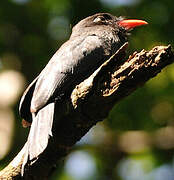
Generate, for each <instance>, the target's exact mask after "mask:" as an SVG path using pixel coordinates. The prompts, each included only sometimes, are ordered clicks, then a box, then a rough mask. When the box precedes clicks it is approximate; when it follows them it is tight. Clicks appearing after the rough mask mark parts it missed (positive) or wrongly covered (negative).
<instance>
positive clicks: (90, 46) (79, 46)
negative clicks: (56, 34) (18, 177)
mask: <svg viewBox="0 0 174 180" xmlns="http://www.w3.org/2000/svg"><path fill="white" fill-rule="evenodd" d="M120 20H121V18H117V17H115V16H112V15H110V14H108V13H98V14H95V15H93V16H89V17H87V18H85V19H84V20H82V21H80V22H79V23H78V24H77V25H75V26H74V28H73V29H72V34H71V36H70V39H69V40H68V41H67V42H65V43H64V44H63V45H62V46H61V47H60V48H59V50H58V51H57V52H56V53H55V54H54V55H53V57H52V58H51V60H50V61H49V62H48V64H47V65H46V67H45V68H44V69H43V70H42V72H41V73H40V74H39V76H38V77H37V78H36V79H35V80H34V81H33V82H32V83H31V85H30V86H29V87H28V88H27V90H26V91H25V93H24V95H23V97H22V98H21V102H20V107H19V111H20V114H21V117H22V118H24V119H25V120H26V121H28V122H32V124H31V129H30V133H29V136H28V141H27V150H26V154H25V158H24V162H23V170H24V166H25V164H26V163H27V161H28V159H29V160H33V159H35V158H37V157H38V156H39V155H40V154H41V153H42V152H43V151H44V150H45V148H46V146H47V144H48V139H49V136H52V132H51V129H52V123H53V115H54V111H55V109H54V108H55V103H56V101H59V99H61V98H63V97H64V95H69V96H70V94H71V92H72V90H73V89H74V87H75V86H76V85H77V84H79V83H80V82H82V81H83V80H84V79H86V78H87V77H88V76H89V75H91V74H92V73H93V72H94V71H95V70H96V69H97V68H98V67H99V66H100V65H101V64H102V63H103V62H104V61H106V60H107V59H108V58H109V57H110V56H111V55H112V54H113V53H115V52H116V51H117V50H118V49H119V47H120V46H121V45H123V44H124V42H125V41H126V35H127V34H126V30H125V29H124V28H122V27H120V26H119V25H118V24H117V22H118V21H120Z"/></svg>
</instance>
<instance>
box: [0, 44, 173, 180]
mask: <svg viewBox="0 0 174 180" xmlns="http://www.w3.org/2000/svg"><path fill="white" fill-rule="evenodd" d="M126 47H127V44H125V45H124V46H123V47H122V48H121V49H119V51H118V52H117V53H115V54H114V55H113V56H112V57H111V58H110V59H109V60H107V61H106V62H105V63H103V64H102V65H101V66H100V67H99V68H98V69H97V70H96V71H95V72H94V73H93V74H92V75H91V76H90V77H89V78H88V79H86V80H85V81H83V82H82V83H81V84H79V85H78V86H76V88H75V89H74V90H73V92H72V94H71V97H69V98H67V99H66V100H65V101H64V102H61V106H60V104H59V105H58V107H57V110H56V113H55V115H54V125H53V137H52V138H50V139H49V144H48V147H47V148H46V150H45V151H44V152H43V153H42V154H41V155H40V156H39V158H38V159H37V161H36V162H35V163H33V164H32V165H31V166H29V167H27V168H26V170H25V173H24V177H23V179H27V180H29V179H37V180H38V179H42V180H43V179H47V178H48V177H49V175H50V172H51V171H52V169H53V167H54V165H55V164H56V163H57V162H58V161H60V160H61V159H62V158H63V157H65V156H66V154H68V152H69V151H70V149H71V148H72V146H73V145H74V144H75V143H76V142H77V141H79V140H80V139H81V138H82V137H83V136H84V135H85V134H86V133H87V132H88V131H89V129H90V128H91V127H93V126H94V125H95V124H96V123H97V122H99V121H102V120H103V119H104V118H106V117H107V115H108V113H109V111H110V110H111V109H112V107H113V106H114V105H115V104H116V103H117V102H118V101H120V100H122V99H123V98H124V97H126V96H128V95H129V94H131V93H132V92H133V91H135V90H136V89H137V88H138V87H140V86H142V85H143V84H144V83H145V82H146V81H148V80H149V79H151V78H153V77H154V76H156V75H157V74H158V73H159V72H161V70H162V69H163V68H164V67H166V66H167V65H169V64H171V63H173V61H174V54H173V52H172V50H171V46H170V45H169V46H156V47H154V48H153V49H152V50H150V51H145V50H142V51H141V52H140V53H133V55H132V56H130V57H129V59H128V60H127V61H124V56H125V49H126ZM101 109H102V110H101ZM24 151H25V146H24V147H23V149H22V150H21V151H20V153H19V154H18V155H17V156H16V157H15V158H14V159H13V160H12V162H11V163H10V164H9V165H8V166H7V167H6V168H4V169H3V170H2V171H1V172H0V179H4V180H5V179H9V180H10V179H22V178H21V175H20V172H21V164H22V160H23V154H24Z"/></svg>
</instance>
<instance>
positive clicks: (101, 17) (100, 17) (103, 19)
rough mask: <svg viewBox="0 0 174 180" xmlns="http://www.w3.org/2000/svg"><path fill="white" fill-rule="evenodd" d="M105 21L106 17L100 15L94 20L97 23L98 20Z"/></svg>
mask: <svg viewBox="0 0 174 180" xmlns="http://www.w3.org/2000/svg"><path fill="white" fill-rule="evenodd" d="M103 21H105V18H104V17H103V16H98V17H96V18H95V19H94V21H93V22H95V23H97V22H103Z"/></svg>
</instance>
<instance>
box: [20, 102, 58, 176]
mask: <svg viewBox="0 0 174 180" xmlns="http://www.w3.org/2000/svg"><path fill="white" fill-rule="evenodd" d="M54 106H55V103H50V104H48V105H47V106H45V107H44V108H42V109H41V110H39V111H38V113H37V114H35V113H32V124H31V128H30V132H29V136H28V140H27V148H26V152H25V155H24V160H23V164H22V174H23V172H24V167H25V165H26V163H27V161H28V160H31V161H32V163H33V162H35V159H37V158H38V156H39V155H40V154H41V153H42V152H43V151H44V150H45V148H46V147H47V144H48V139H49V136H52V124H53V117H54Z"/></svg>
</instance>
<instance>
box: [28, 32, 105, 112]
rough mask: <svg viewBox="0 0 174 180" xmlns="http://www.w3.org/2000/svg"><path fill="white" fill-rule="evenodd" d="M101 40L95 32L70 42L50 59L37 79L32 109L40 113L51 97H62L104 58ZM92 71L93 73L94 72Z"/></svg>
mask: <svg viewBox="0 0 174 180" xmlns="http://www.w3.org/2000/svg"><path fill="white" fill-rule="evenodd" d="M103 54H104V52H103V47H102V42H101V39H100V38H99V37H98V36H95V35H92V36H87V37H86V38H83V39H82V38H75V39H70V40H69V41H67V42H66V43H65V44H64V45H63V46H62V47H61V48H60V49H59V50H58V51H57V52H56V53H55V54H54V56H53V57H52V58H51V60H50V61H49V63H48V64H47V65H46V67H45V68H44V69H43V71H42V72H41V74H40V75H39V78H38V80H37V82H36V85H35V89H34V92H33V96H32V100H31V111H32V112H37V111H38V110H39V109H41V108H42V107H44V106H45V105H46V104H47V103H48V101H49V100H50V98H52V97H53V95H55V94H56V96H59V95H60V93H63V92H64V91H65V90H67V89H70V90H71V91H72V90H73V88H74V86H75V85H76V84H77V83H79V82H81V81H82V80H84V79H85V77H86V75H88V74H90V73H92V72H93V69H94V68H95V67H97V65H98V64H97V63H98V62H100V61H101V58H103ZM91 71H92V72H91Z"/></svg>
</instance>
